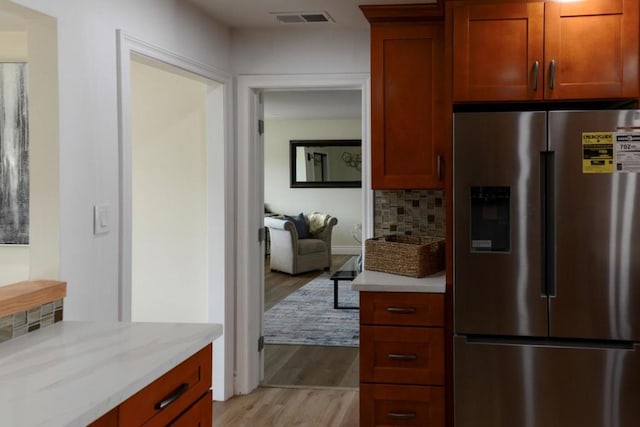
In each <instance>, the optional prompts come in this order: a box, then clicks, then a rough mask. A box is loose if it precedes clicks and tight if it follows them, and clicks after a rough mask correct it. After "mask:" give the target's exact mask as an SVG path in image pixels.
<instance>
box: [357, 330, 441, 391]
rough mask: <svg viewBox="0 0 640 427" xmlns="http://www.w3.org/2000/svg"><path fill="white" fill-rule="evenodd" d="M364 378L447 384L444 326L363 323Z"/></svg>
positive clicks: (397, 381)
mask: <svg viewBox="0 0 640 427" xmlns="http://www.w3.org/2000/svg"><path fill="white" fill-rule="evenodd" d="M360 381H362V382H376V383H396V384H424V385H427V384H430V385H443V384H444V330H443V329H441V328H413V327H393V326H366V325H365V326H361V327H360Z"/></svg>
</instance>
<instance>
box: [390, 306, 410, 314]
mask: <svg viewBox="0 0 640 427" xmlns="http://www.w3.org/2000/svg"><path fill="white" fill-rule="evenodd" d="M387 311H388V312H389V313H394V314H411V313H415V312H416V309H415V308H413V307H387Z"/></svg>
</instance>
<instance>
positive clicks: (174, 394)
mask: <svg viewBox="0 0 640 427" xmlns="http://www.w3.org/2000/svg"><path fill="white" fill-rule="evenodd" d="M187 390H189V384H187V383H182V384H181V385H180V387H178V388H177V389H175V390H174V391H172V392H171V394H170V395H169V396H167V397H165V398H164V399H162V400H161V401H160V402H158V403H156V406H155V408H156V409H157V410H160V409H164V408H166V407H167V406H169V405H171V404H172V403H173V402H175V401H176V400H177V399H178V398H179V397H180V396H182V395H183V394H184V392H185V391H187Z"/></svg>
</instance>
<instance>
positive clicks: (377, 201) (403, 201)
mask: <svg viewBox="0 0 640 427" xmlns="http://www.w3.org/2000/svg"><path fill="white" fill-rule="evenodd" d="M373 222H374V235H375V237H380V236H388V235H393V234H400V235H413V236H433V237H445V200H444V191H442V190H376V191H375V192H374V214H373Z"/></svg>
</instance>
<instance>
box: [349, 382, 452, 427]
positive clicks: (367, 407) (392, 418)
mask: <svg viewBox="0 0 640 427" xmlns="http://www.w3.org/2000/svg"><path fill="white" fill-rule="evenodd" d="M360 401H361V402H362V403H361V406H360V425H361V426H363V427H364V426H420V427H432V426H444V422H445V415H444V389H443V388H442V387H424V386H411V385H387V384H362V385H360Z"/></svg>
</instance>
